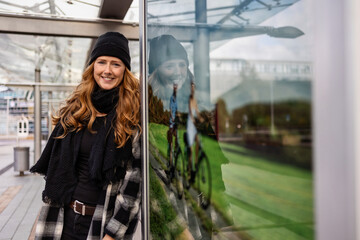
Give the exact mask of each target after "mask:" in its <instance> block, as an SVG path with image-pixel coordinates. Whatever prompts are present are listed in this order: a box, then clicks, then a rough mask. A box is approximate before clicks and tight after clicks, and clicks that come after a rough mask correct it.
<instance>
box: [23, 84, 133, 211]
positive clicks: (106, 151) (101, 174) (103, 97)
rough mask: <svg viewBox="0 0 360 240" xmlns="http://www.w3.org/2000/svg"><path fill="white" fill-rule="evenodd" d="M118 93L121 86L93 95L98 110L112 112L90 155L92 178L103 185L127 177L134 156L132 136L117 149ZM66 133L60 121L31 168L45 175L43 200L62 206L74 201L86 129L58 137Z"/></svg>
mask: <svg viewBox="0 0 360 240" xmlns="http://www.w3.org/2000/svg"><path fill="white" fill-rule="evenodd" d="M115 89H117V88H115ZM117 93H118V89H117V90H114V89H112V90H100V89H96V90H95V91H94V92H93V94H92V96H91V97H92V99H93V104H94V106H95V107H96V109H97V110H98V111H99V112H102V113H108V114H107V116H106V119H105V124H104V125H102V126H101V127H100V129H99V130H98V131H97V136H96V140H95V142H94V144H93V147H92V149H91V153H90V158H89V171H90V173H89V174H90V178H91V179H92V180H93V181H94V182H95V183H96V184H98V185H101V186H104V185H106V184H108V183H109V182H115V181H118V180H120V179H123V178H124V177H125V173H126V166H127V162H128V161H129V160H131V159H133V155H132V144H131V139H129V140H128V141H127V142H126V144H125V146H123V147H122V148H117V147H116V143H115V142H114V128H113V123H114V121H115V120H116V108H115V107H116V104H117V102H118V101H117V100H116V99H118V98H119V96H118V94H117ZM114 95H117V96H114ZM109 105H110V106H111V108H110V107H109ZM109 109H110V110H109ZM63 132H64V129H63V128H62V126H61V124H60V123H58V124H57V125H56V127H55V129H54V130H53V132H52V134H51V136H50V138H49V140H48V143H47V144H46V147H45V149H44V151H43V153H42V155H41V157H40V159H39V160H38V161H37V163H36V164H35V165H34V166H33V167H32V168H31V169H30V171H31V172H37V173H40V174H44V175H45V179H46V184H45V189H44V191H43V201H44V202H46V203H51V204H57V205H60V206H61V205H67V204H69V203H70V201H71V197H72V194H73V192H74V190H75V187H76V185H77V173H76V169H75V166H76V160H77V155H78V152H79V148H80V145H81V140H82V135H83V132H84V130H81V131H78V132H77V131H72V132H70V133H68V134H67V135H66V136H65V137H64V138H63V139H55V137H57V136H60V135H62V133H63Z"/></svg>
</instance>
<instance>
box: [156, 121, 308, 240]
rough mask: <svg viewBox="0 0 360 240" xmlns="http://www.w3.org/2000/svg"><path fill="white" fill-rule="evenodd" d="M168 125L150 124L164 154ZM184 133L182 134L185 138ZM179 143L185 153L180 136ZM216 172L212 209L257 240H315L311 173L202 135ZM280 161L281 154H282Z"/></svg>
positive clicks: (213, 172) (214, 174)
mask: <svg viewBox="0 0 360 240" xmlns="http://www.w3.org/2000/svg"><path fill="white" fill-rule="evenodd" d="M167 129H168V128H167V126H164V125H159V124H152V123H151V124H150V131H149V138H150V143H151V144H152V145H153V146H155V147H156V148H157V149H158V150H159V152H160V154H162V155H163V156H166V152H167V140H166V131H167ZM183 132H184V130H179V136H182V134H183ZM179 140H180V145H181V147H182V149H184V143H183V141H182V137H180V138H179ZM202 144H203V147H204V149H205V152H206V154H207V156H208V158H209V161H210V165H211V173H212V183H213V185H212V191H213V196H212V205H213V206H214V207H215V208H216V209H217V210H218V211H219V212H220V213H221V214H222V215H223V216H224V217H225V218H226V219H227V220H228V222H229V223H233V224H234V225H235V227H236V228H237V229H239V230H240V231H242V232H244V233H245V235H244V236H247V237H249V236H250V238H253V239H261V240H262V239H294V240H295V239H296V240H297V239H314V226H313V225H314V223H313V194H312V191H313V187H312V185H313V180H312V173H311V171H310V170H304V169H300V168H297V167H294V166H290V165H285V164H281V163H279V162H274V161H271V160H270V159H271V158H273V157H274V156H272V157H271V158H270V156H269V155H267V154H264V153H260V152H257V151H253V150H249V149H247V148H245V147H242V146H238V145H232V144H227V143H220V144H219V143H218V142H217V141H215V140H214V139H211V138H207V137H202ZM280 157H281V156H280Z"/></svg>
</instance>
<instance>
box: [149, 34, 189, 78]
mask: <svg viewBox="0 0 360 240" xmlns="http://www.w3.org/2000/svg"><path fill="white" fill-rule="evenodd" d="M173 59H183V60H185V61H186V64H187V65H188V66H189V60H188V56H187V53H186V50H185V48H184V47H183V46H182V45H181V43H180V42H179V41H178V40H176V39H175V38H174V37H173V36H171V35H161V36H158V37H156V38H153V39H151V41H150V53H149V74H151V73H152V72H153V71H154V70H155V69H156V68H157V67H158V66H160V65H161V64H162V63H163V62H165V61H168V60H173Z"/></svg>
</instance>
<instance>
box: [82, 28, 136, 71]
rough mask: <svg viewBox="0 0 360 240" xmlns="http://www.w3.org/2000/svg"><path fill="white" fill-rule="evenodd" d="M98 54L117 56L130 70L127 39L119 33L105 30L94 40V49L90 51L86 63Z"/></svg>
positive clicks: (94, 58)
mask: <svg viewBox="0 0 360 240" xmlns="http://www.w3.org/2000/svg"><path fill="white" fill-rule="evenodd" d="M100 56H111V57H117V58H119V59H120V60H121V61H123V63H124V64H125V66H126V67H127V68H128V69H129V70H131V67H130V62H131V59H130V54H129V44H128V40H127V38H126V37H124V35H122V34H121V33H118V32H107V33H104V34H103V35H101V36H100V37H99V38H98V40H97V41H96V43H95V46H94V49H93V50H92V52H91V55H90V61H89V63H88V65H90V64H91V63H92V62H94V61H95V60H96V59H97V58H98V57H100Z"/></svg>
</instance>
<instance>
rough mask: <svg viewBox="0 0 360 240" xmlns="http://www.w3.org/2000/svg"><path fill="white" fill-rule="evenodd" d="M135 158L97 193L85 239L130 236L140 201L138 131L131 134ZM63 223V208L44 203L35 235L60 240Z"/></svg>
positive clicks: (133, 229)
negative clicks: (121, 173) (123, 176)
mask: <svg viewBox="0 0 360 240" xmlns="http://www.w3.org/2000/svg"><path fill="white" fill-rule="evenodd" d="M133 155H134V157H135V160H134V161H133V162H131V163H129V164H128V167H127V171H126V175H125V178H124V179H123V180H120V181H119V182H115V183H110V184H109V185H108V186H105V187H104V188H103V190H102V192H101V194H100V197H99V201H98V204H97V206H96V209H95V212H94V215H93V218H92V222H91V225H90V229H89V233H88V237H87V240H99V239H102V238H103V236H104V235H105V234H108V235H109V236H111V237H113V238H115V239H116V240H120V239H132V235H133V234H134V232H135V230H136V226H137V223H138V217H139V212H140V202H141V181H142V180H141V177H142V175H141V159H140V143H139V137H138V135H137V136H136V137H134V138H133ZM63 225H64V208H63V207H58V206H52V205H49V204H46V203H45V204H44V206H43V207H42V208H41V210H40V215H39V219H38V223H37V226H36V234H35V235H36V236H35V239H42V240H48V239H49V240H50V239H52V240H60V239H61V234H62V229H63Z"/></svg>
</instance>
